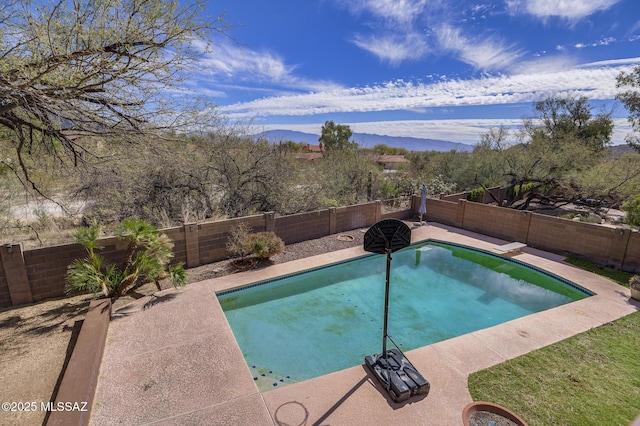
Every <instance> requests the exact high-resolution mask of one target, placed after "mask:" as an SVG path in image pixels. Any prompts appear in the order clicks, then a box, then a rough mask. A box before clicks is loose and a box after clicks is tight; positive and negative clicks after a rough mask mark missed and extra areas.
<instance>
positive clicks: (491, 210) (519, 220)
mask: <svg viewBox="0 0 640 426" xmlns="http://www.w3.org/2000/svg"><path fill="white" fill-rule="evenodd" d="M465 204H466V206H465V211H464V222H463V227H464V229H467V230H469V231H473V232H478V233H481V234H484V235H489V236H491V237H497V238H501V239H503V240H511V241H518V242H526V241H527V234H528V232H529V222H530V220H531V213H529V212H523V211H518V210H512V209H504V208H501V207H497V206H495V205H490V204H480V203H471V202H466V203H465Z"/></svg>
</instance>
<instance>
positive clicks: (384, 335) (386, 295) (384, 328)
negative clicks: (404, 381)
mask: <svg viewBox="0 0 640 426" xmlns="http://www.w3.org/2000/svg"><path fill="white" fill-rule="evenodd" d="M378 233H379V234H380V236H381V237H382V238H383V239H384V251H385V253H386V254H387V273H386V277H385V283H384V319H383V323H382V324H383V325H382V356H383V357H384V363H385V371H386V373H387V389H389V388H390V387H391V380H390V373H389V370H388V369H389V358H388V354H387V337H388V324H389V289H390V288H391V285H390V283H391V279H390V277H391V242H390V241H389V240H388V239H387V237H386V236H385V235H384V233H383V232H382V230H381V229H380V228H378ZM396 233H397V231H396ZM394 237H395V233H394ZM392 240H393V238H392Z"/></svg>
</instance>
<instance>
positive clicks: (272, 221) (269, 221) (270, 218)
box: [264, 212, 276, 232]
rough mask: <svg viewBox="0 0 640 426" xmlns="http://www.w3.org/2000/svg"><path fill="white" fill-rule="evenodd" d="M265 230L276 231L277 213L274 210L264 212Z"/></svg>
mask: <svg viewBox="0 0 640 426" xmlns="http://www.w3.org/2000/svg"><path fill="white" fill-rule="evenodd" d="M264 230H265V231H267V232H268V231H272V232H275V231H276V215H275V213H274V212H266V213H265V214H264Z"/></svg>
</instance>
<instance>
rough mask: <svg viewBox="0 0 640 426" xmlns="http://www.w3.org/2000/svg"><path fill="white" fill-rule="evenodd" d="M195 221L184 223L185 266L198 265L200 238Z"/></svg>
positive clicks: (193, 266)
mask: <svg viewBox="0 0 640 426" xmlns="http://www.w3.org/2000/svg"><path fill="white" fill-rule="evenodd" d="M198 230H199V226H198V224H197V223H185V224H184V240H185V241H184V245H185V251H186V252H187V268H195V267H196V266H200V238H199V237H198Z"/></svg>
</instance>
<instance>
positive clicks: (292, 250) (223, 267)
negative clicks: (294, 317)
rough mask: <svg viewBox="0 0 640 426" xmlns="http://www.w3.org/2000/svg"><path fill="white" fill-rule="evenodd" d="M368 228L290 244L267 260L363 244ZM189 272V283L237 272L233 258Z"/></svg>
mask: <svg viewBox="0 0 640 426" xmlns="http://www.w3.org/2000/svg"><path fill="white" fill-rule="evenodd" d="M366 230H367V228H362V229H355V230H353V231H349V232H343V233H341V234H334V235H329V236H326V237H322V238H318V239H315V240H308V241H302V242H300V243H295V244H289V245H287V246H286V247H285V248H284V253H281V254H279V255H276V256H273V257H272V258H271V259H270V260H268V261H266V262H269V263H272V264H277V263H285V262H290V261H292V260H296V259H302V258H305V257H310V256H315V255H318V254H322V253H328V252H331V251H336V250H342V249H346V248H349V247H355V246H362V244H363V242H364V234H365V232H366ZM188 272H189V283H193V282H198V281H202V280H206V279H209V278H215V277H221V276H224V275H228V274H232V273H234V272H235V269H234V268H233V266H232V265H231V260H223V261H220V262H215V263H210V264H208V265H203V266H198V267H197V268H191V269H189V270H188Z"/></svg>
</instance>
